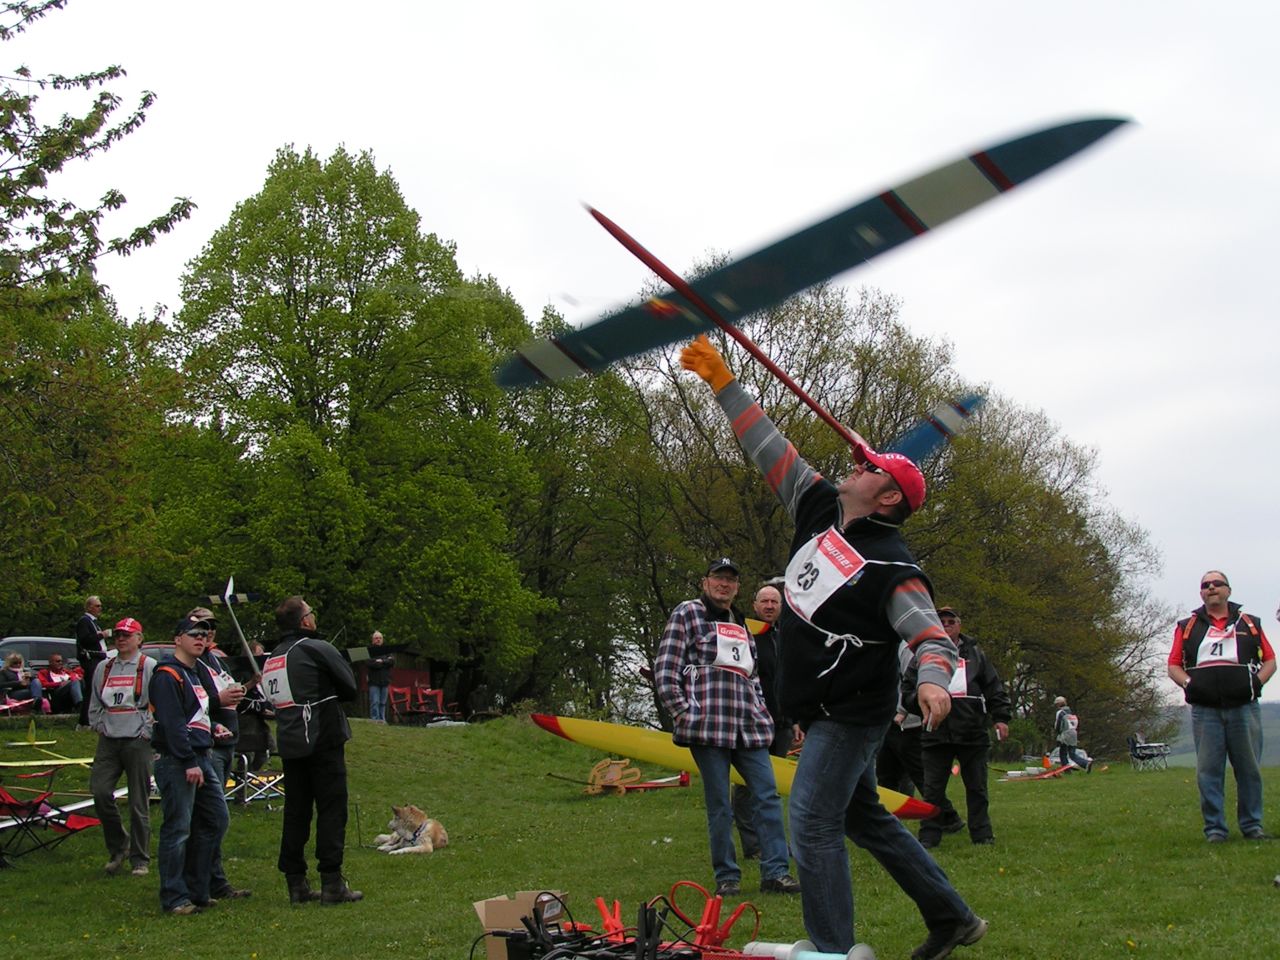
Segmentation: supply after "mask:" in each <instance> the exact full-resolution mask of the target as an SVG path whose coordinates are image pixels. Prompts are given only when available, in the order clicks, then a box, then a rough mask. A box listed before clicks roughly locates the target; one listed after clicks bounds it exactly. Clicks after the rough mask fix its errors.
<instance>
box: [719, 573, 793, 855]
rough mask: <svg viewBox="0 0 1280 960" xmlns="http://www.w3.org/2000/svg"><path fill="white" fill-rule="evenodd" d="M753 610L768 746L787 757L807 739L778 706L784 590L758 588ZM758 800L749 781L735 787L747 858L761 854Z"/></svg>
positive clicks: (737, 820)
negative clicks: (795, 745)
mask: <svg viewBox="0 0 1280 960" xmlns="http://www.w3.org/2000/svg"><path fill="white" fill-rule="evenodd" d="M752 609H753V611H754V612H755V615H756V618H757V620H758V621H759V622H760V623H763V624H764V627H763V629H761V630H760V631H759V632H757V633H756V634H755V635H754V637H755V644H756V653H757V654H758V657H759V659H758V660H757V661H756V669H757V670H758V671H759V673H760V689H761V691H762V692H763V693H764V705H765V708H766V709H767V710H768V711H769V716H770V717H771V718H773V743H771V744H770V745H769V753H770V754H772V755H773V756H775V757H785V756H786V755H787V754H788V753H790V752H791V745H792V744H793V743H798V742H799V741H801V740H803V739H804V734H803V733H802V732H801V731H800V728H799V727H798V726H796V725H795V724H793V723H792V722H791V721H790V720H788V719H787V718H786V717H785V716H784V715H783V713H782V708H781V707H779V706H778V693H777V689H776V679H777V671H778V653H779V650H778V644H779V639H778V631H777V630H776V629H775V624H777V622H778V615H779V614H780V613H782V591H780V590H779V589H778V588H777V586H775V585H774V584H772V583H766V584H765V585H764V586H762V587H760V589H758V590H757V591H756V596H755V599H754V600H753V601H752ZM754 807H755V801H754V800H753V799H752V797H751V788H750V787H748V786H747V785H746V784H735V785H734V788H733V822H734V823H735V824H736V825H737V827H738V836H739V837H740V838H741V839H742V856H743V859H746V860H755V859H757V858H759V856H760V837H759V836H758V835H757V834H756V829H755V826H754V824H753V823H752V810H753V809H754Z"/></svg>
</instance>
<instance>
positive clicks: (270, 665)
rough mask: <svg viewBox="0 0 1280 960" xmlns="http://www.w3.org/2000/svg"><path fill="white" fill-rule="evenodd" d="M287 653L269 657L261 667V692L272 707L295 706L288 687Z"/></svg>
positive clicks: (291, 692)
mask: <svg viewBox="0 0 1280 960" xmlns="http://www.w3.org/2000/svg"><path fill="white" fill-rule="evenodd" d="M288 657H289V655H288V654H287V653H285V654H281V655H280V656H278V657H269V658H268V659H267V662H266V664H265V665H264V666H263V668H262V692H263V693H264V694H265V695H266V697H267V699H268V700H269V701H271V705H272V706H273V707H277V708H279V707H296V706H297V704H296V703H294V702H293V691H292V690H291V689H289V671H288V670H287V669H285V668H286V661H287V660H288Z"/></svg>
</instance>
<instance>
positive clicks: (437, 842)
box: [373, 803, 449, 854]
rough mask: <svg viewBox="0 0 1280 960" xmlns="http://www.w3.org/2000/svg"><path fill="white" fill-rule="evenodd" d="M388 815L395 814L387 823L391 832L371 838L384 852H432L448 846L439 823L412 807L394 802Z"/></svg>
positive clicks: (446, 838)
mask: <svg viewBox="0 0 1280 960" xmlns="http://www.w3.org/2000/svg"><path fill="white" fill-rule="evenodd" d="M391 812H392V813H393V814H395V816H393V817H392V818H391V822H390V823H388V824H387V829H389V830H390V831H391V832H390V833H380V834H378V835H377V836H376V837H374V838H373V842H374V843H376V844H378V849H379V850H381V851H383V852H384V853H392V854H395V853H431V852H432V851H433V850H435V849H436V848H437V847H446V846H448V845H449V834H447V833H445V829H444V826H443V825H442V824H441V823H440V821H439V820H432V819H431V818H430V817H428V816H427V815H426V814H425V813H423V812H422V811H421V810H419V809H418V808H417V807H415V806H414V805H413V804H411V803H407V804H405V805H404V806H403V807H397V806H396V805H395V804H394V803H393V804H392V805H391Z"/></svg>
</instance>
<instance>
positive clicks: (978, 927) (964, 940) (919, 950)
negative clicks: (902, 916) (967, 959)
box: [911, 915, 987, 960]
mask: <svg viewBox="0 0 1280 960" xmlns="http://www.w3.org/2000/svg"><path fill="white" fill-rule="evenodd" d="M986 933H987V921H985V920H983V919H982V918H981V917H979V916H977V915H972V916H970V917H969V919H968V920H966V921H965V922H964V923H962V924H960V926H958V927H953V928H952V929H951V930H950V931H946V932H944V931H941V930H933V931H931V932H930V933H929V936H928V938H927V939H926V940H925V942H924V943H922V944H920V946H918V947H916V948H915V949H914V950H912V951H911V960H942V958H943V957H949V956H951V951H952V950H954V949H955V948H956V947H970V946H973V944H975V943H977V942H978V941H979V940H981V939H982V938H983V937H984V936H986Z"/></svg>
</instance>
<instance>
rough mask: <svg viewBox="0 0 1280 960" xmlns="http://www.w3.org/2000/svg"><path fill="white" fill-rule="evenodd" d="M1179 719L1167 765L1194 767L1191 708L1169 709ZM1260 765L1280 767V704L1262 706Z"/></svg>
mask: <svg viewBox="0 0 1280 960" xmlns="http://www.w3.org/2000/svg"><path fill="white" fill-rule="evenodd" d="M1169 709H1170V711H1171V713H1172V714H1173V715H1174V716H1176V717H1177V718H1178V719H1179V726H1178V736H1177V737H1176V738H1175V739H1174V740H1173V741H1171V742H1170V744H1169V747H1170V749H1171V750H1172V751H1173V752H1172V754H1170V756H1169V763H1170V764H1172V765H1174V766H1179V767H1194V766H1195V765H1196V748H1195V744H1194V742H1193V741H1192V739H1191V708H1190V707H1188V706H1187V705H1186V704H1178V705H1177V706H1175V707H1170V708H1169ZM1262 765H1263V766H1264V767H1280V703H1264V704H1262Z"/></svg>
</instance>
